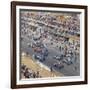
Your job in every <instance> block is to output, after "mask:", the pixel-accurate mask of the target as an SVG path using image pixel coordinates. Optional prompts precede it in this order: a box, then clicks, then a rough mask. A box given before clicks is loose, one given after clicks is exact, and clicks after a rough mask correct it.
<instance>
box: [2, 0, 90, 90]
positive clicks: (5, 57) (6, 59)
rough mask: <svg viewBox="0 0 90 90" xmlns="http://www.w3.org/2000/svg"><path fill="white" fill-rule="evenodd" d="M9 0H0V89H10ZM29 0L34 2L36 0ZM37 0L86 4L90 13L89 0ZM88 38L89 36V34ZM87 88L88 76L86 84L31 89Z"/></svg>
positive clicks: (87, 89)
mask: <svg viewBox="0 0 90 90" xmlns="http://www.w3.org/2000/svg"><path fill="white" fill-rule="evenodd" d="M10 1H11V0H0V90H10ZM17 1H18V0H17ZM22 1H23V0H22ZM25 1H26V0H25ZM28 1H29V0H28ZM30 1H33V2H35V1H37V0H30ZM37 2H48V3H60V4H81V5H88V13H89V14H88V16H89V15H90V6H89V4H90V0H62V1H61V0H38V1H37ZM89 20H90V17H88V23H90V21H89ZM89 29H90V26H89V27H88V34H90V30H89ZM88 38H90V36H89V37H88ZM88 44H89V45H90V41H89V42H88ZM89 45H88V46H89ZM88 50H90V47H89V48H88ZM89 59H90V56H89ZM89 59H88V60H89ZM88 64H90V60H89V61H88ZM88 68H90V65H88ZM88 74H89V75H88V76H90V70H89V72H88ZM89 88H90V77H89V83H88V85H75V86H61V87H48V88H47V87H46V88H33V89H31V90H50V89H52V90H55V89H57V90H60V89H61V90H62V89H63V90H68V89H69V90H77V89H78V90H90V89H89ZM22 90H25V89H22ZM28 90H29V89H28Z"/></svg>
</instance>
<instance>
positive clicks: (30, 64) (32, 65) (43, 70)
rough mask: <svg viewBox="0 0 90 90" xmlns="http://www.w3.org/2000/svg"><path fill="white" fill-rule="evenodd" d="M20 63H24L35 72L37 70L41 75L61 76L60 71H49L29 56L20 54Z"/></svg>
mask: <svg viewBox="0 0 90 90" xmlns="http://www.w3.org/2000/svg"><path fill="white" fill-rule="evenodd" d="M21 64H24V65H26V66H27V67H28V68H30V69H32V70H33V71H35V72H37V71H39V74H40V75H41V77H57V76H63V74H62V73H59V72H56V71H52V72H51V71H49V70H47V69H46V68H44V67H41V66H40V65H39V64H38V63H36V61H34V60H32V58H31V57H30V56H25V55H24V56H22V57H21Z"/></svg>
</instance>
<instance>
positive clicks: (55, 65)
mask: <svg viewBox="0 0 90 90" xmlns="http://www.w3.org/2000/svg"><path fill="white" fill-rule="evenodd" d="M53 66H54V67H56V68H58V69H62V68H64V65H63V64H62V63H54V64H53Z"/></svg>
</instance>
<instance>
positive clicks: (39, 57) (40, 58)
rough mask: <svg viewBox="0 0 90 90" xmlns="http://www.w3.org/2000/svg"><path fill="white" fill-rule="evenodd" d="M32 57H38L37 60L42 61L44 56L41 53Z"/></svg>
mask: <svg viewBox="0 0 90 90" xmlns="http://www.w3.org/2000/svg"><path fill="white" fill-rule="evenodd" d="M34 58H35V59H38V60H39V61H44V60H45V56H44V55H42V54H35V55H34Z"/></svg>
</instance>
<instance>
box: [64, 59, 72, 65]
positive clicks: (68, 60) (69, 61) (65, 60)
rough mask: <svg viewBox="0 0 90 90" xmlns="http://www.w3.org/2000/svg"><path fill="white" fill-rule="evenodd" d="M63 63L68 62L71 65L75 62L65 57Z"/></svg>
mask: <svg viewBox="0 0 90 90" xmlns="http://www.w3.org/2000/svg"><path fill="white" fill-rule="evenodd" d="M63 63H66V64H67V65H71V64H72V63H73V62H72V61H71V60H70V58H69V59H64V60H63Z"/></svg>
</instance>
